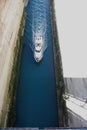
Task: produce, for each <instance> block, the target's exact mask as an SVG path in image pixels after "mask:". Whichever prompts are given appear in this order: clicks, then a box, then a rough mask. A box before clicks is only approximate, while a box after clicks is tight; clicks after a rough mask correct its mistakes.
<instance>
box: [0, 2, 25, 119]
mask: <svg viewBox="0 0 87 130" xmlns="http://www.w3.org/2000/svg"><path fill="white" fill-rule="evenodd" d="M23 9H24V3H23V0H1V1H0V115H1V112H2V109H3V107H2V106H3V104H4V97H6V95H5V94H6V91H7V90H8V86H9V81H10V75H11V70H12V64H13V50H14V48H15V45H16V40H17V34H18V30H19V27H20V21H21V17H22V14H23ZM0 119H1V117H0Z"/></svg>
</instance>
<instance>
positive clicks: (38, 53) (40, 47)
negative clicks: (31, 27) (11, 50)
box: [34, 33, 44, 62]
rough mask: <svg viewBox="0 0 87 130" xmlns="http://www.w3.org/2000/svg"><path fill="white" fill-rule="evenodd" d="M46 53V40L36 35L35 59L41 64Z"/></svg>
mask: <svg viewBox="0 0 87 130" xmlns="http://www.w3.org/2000/svg"><path fill="white" fill-rule="evenodd" d="M43 52H44V40H43V37H42V36H41V35H40V34H38V33H37V34H36V35H35V37H34V59H35V61H36V62H39V61H41V60H42V58H43Z"/></svg>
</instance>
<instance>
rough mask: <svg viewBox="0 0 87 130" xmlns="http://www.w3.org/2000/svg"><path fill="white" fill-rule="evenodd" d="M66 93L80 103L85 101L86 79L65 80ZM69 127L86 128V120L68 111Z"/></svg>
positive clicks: (86, 95) (86, 96)
mask: <svg viewBox="0 0 87 130" xmlns="http://www.w3.org/2000/svg"><path fill="white" fill-rule="evenodd" d="M65 89H66V93H67V94H70V95H72V96H73V97H74V98H77V99H80V100H82V101H84V100H85V101H86V100H87V78H65ZM68 125H69V127H87V120H84V119H83V118H81V117H80V116H78V115H76V114H75V113H73V112H71V111H70V110H68Z"/></svg>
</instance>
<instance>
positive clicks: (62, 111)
mask: <svg viewBox="0 0 87 130" xmlns="http://www.w3.org/2000/svg"><path fill="white" fill-rule="evenodd" d="M51 22H52V33H53V49H54V64H55V77H56V91H57V106H58V119H59V127H66V126H67V123H68V119H67V118H68V115H67V109H66V102H65V101H64V99H63V94H64V93H65V84H64V78H63V68H62V60H61V53H60V47H59V39H58V32H57V24H56V17H55V5H54V0H51Z"/></svg>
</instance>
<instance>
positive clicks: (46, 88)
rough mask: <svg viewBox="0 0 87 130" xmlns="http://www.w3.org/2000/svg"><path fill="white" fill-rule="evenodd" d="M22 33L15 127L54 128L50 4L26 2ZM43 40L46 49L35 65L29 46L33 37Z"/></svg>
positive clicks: (35, 0) (39, 0)
mask: <svg viewBox="0 0 87 130" xmlns="http://www.w3.org/2000/svg"><path fill="white" fill-rule="evenodd" d="M26 12H27V19H26V26H25V32H24V46H23V51H22V58H21V66H20V75H19V84H18V92H17V101H16V122H15V127H39V128H45V127H57V126H58V114H57V111H58V109H57V99H56V81H55V70H54V55H53V41H52V30H51V16H50V0H29V2H28V5H27V8H26ZM36 32H39V33H42V34H43V36H44V41H45V44H46V45H47V48H46V50H45V52H44V57H43V59H42V61H41V62H39V63H36V62H35V60H34V56H33V51H32V49H31V46H33V44H34V43H33V35H34V33H36Z"/></svg>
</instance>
